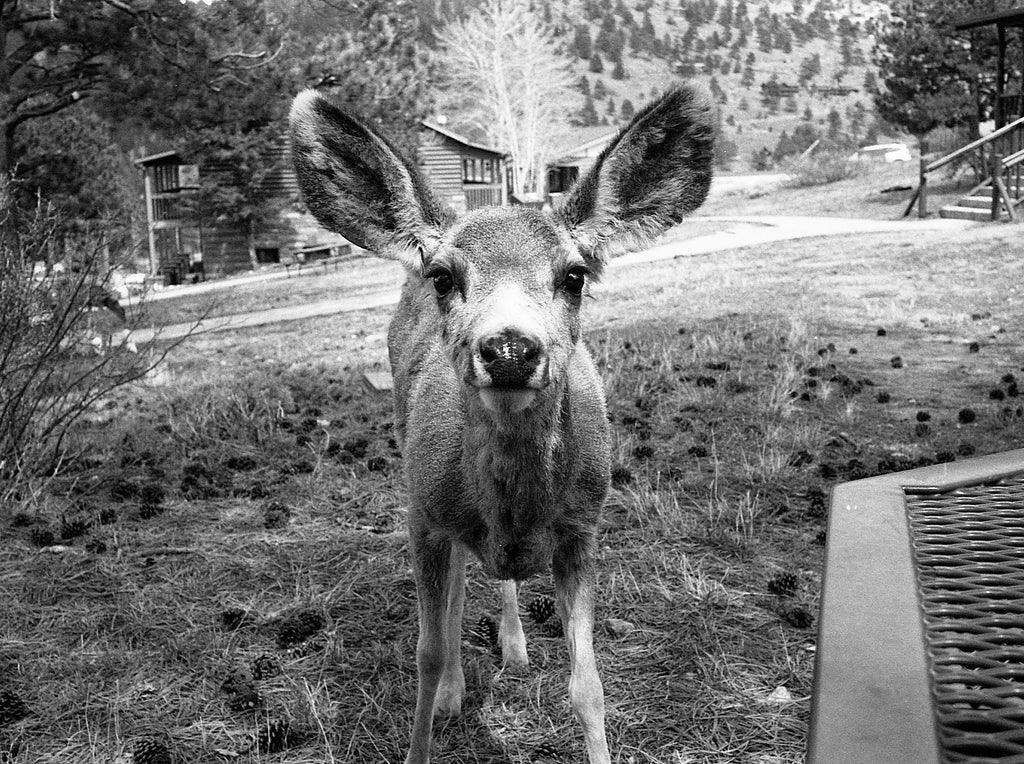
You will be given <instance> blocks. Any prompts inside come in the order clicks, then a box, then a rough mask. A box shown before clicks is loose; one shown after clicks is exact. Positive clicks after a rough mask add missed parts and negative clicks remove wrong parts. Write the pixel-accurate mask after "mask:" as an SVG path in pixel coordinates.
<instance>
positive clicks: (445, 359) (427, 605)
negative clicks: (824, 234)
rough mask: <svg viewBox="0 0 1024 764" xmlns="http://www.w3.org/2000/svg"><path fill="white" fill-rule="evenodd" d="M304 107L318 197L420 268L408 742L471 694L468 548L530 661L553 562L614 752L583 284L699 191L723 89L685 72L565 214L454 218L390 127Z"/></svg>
mask: <svg viewBox="0 0 1024 764" xmlns="http://www.w3.org/2000/svg"><path fill="white" fill-rule="evenodd" d="M290 119H291V126H292V144H293V154H294V159H295V165H296V169H297V171H298V175H299V181H300V185H301V187H302V191H303V194H304V196H305V200H306V204H307V205H308V207H309V208H310V210H311V211H312V212H313V213H314V215H316V217H317V218H318V219H319V220H320V222H321V223H322V224H323V225H324V226H326V227H327V228H329V229H331V230H333V231H337V232H339V233H341V234H343V235H344V236H346V237H347V238H348V239H350V240H351V241H353V242H355V243H356V244H358V245H360V246H363V247H366V248H368V249H370V250H373V251H374V252H375V253H376V254H378V255H380V256H382V257H389V258H393V259H396V260H398V261H399V262H401V263H402V264H403V265H404V266H405V267H406V271H407V278H406V282H405V285H404V287H403V290H402V297H401V300H400V302H399V304H398V308H397V310H396V312H395V315H394V318H393V320H392V322H391V328H390V331H389V333H388V347H389V354H390V359H391V369H392V373H393V376H394V384H395V387H394V390H395V393H394V395H395V419H396V429H397V432H398V436H399V440H400V442H401V443H402V446H403V454H404V461H405V471H406V482H407V486H408V492H409V537H410V549H411V553H412V558H413V569H414V571H415V575H416V584H417V592H418V595H419V630H420V631H419V640H418V643H417V666H418V673H419V689H418V693H417V701H416V711H415V716H414V722H413V731H412V740H411V744H410V748H409V754H408V758H407V759H406V761H407V762H409V763H411V764H421V763H424V762H427V761H428V760H429V749H430V733H431V725H432V719H433V717H434V716H435V715H450V714H457V713H459V711H460V709H461V703H462V695H463V692H464V689H465V680H464V678H463V674H462V668H461V664H460V656H459V651H460V644H461V622H462V610H463V598H464V590H465V566H466V559H467V555H468V554H470V553H472V554H473V555H474V556H475V557H477V558H478V559H479V560H480V561H481V563H482V565H483V569H484V571H485V572H486V573H487V574H488V575H489V576H492V577H494V578H497V579H499V580H500V581H502V584H501V593H502V601H503V606H502V618H501V625H500V629H499V640H500V643H501V647H502V651H503V656H504V659H505V661H506V662H511V663H526V662H527V654H526V643H525V638H524V635H523V628H522V624H521V622H520V620H519V614H518V605H517V602H516V588H515V582H516V581H518V580H522V579H524V578H527V577H528V576H531V575H533V574H535V573H539V572H541V571H544V570H546V569H548V567H549V566H550V569H551V570H552V573H553V575H554V580H555V588H556V601H557V609H558V613H559V616H560V618H561V619H562V623H563V625H564V629H565V634H566V639H567V642H568V646H569V657H570V664H571V675H570V680H569V694H570V699H571V703H572V706H573V709H574V711H575V713H576V716H577V717H578V718H579V720H580V723H581V725H582V727H583V733H584V739H585V743H586V746H587V752H588V755H589V759H590V762H591V764H605V763H607V762H609V761H610V758H609V754H608V747H607V743H606V741H605V733H604V698H603V692H602V688H601V681H600V679H599V677H598V673H597V668H596V665H595V661H594V651H593V636H592V631H593V598H594V593H593V581H594V562H593V559H594V547H595V535H596V528H597V522H598V514H599V512H600V509H601V505H602V503H603V501H604V497H605V493H606V491H607V488H608V483H609V472H610V453H609V432H608V424H607V414H606V408H605V401H604V393H603V389H602V384H601V379H600V377H599V376H598V374H597V371H596V369H595V367H594V363H593V361H592V359H591V357H590V354H589V353H588V351H587V349H586V347H585V346H584V344H583V342H582V340H581V335H582V325H581V317H580V308H581V303H582V296H583V295H584V294H586V290H585V289H580V287H582V285H583V283H584V281H585V280H587V279H596V278H598V277H599V276H600V275H601V272H602V270H603V268H604V265H605V263H606V262H607V259H608V257H610V256H611V255H612V254H614V253H615V252H616V251H621V250H623V249H625V248H627V247H630V246H633V245H635V244H637V243H638V242H644V241H649V240H650V238H651V237H653V236H655V235H657V234H659V233H661V232H662V231H664V230H665V229H666V228H668V227H669V226H671V225H673V224H675V223H677V222H679V221H680V220H681V219H682V217H683V216H684V215H686V214H687V213H689V212H691V211H692V210H693V209H695V208H696V207H698V206H699V205H700V204H701V203H702V202H703V200H704V198H705V196H706V195H707V191H708V187H709V185H710V182H711V165H712V136H713V133H714V126H715V125H714V111H713V108H712V107H711V105H710V101H709V99H708V98H707V96H706V95H705V94H704V93H703V92H702V91H698V90H695V89H693V88H691V87H688V86H683V87H679V88H677V89H675V90H673V91H671V92H669V93H668V94H666V95H665V96H663V97H662V98H660V99H659V100H658V101H657V102H655V103H653V104H651V105H650V106H648V107H647V108H645V109H644V110H642V111H641V112H640V113H638V114H637V116H636V117H635V118H634V119H633V121H632V122H631V123H630V124H629V125H628V126H627V127H626V128H625V129H623V130H622V131H621V132H620V133H619V134H618V136H617V137H616V138H615V139H614V140H613V141H612V142H611V144H610V145H609V146H608V148H607V149H606V150H605V151H604V152H603V153H602V154H601V156H600V157H599V158H598V159H597V160H596V162H595V165H594V167H593V169H592V170H591V171H590V173H589V174H588V175H587V176H585V177H584V178H583V179H581V181H580V182H579V183H578V184H577V186H576V187H575V189H574V191H573V192H572V194H571V195H570V197H569V198H568V200H567V201H566V203H565V204H564V206H563V207H562V208H561V209H560V210H558V211H557V212H556V213H554V214H548V213H545V212H540V211H537V210H533V209H528V208H525V207H511V208H509V207H500V208H498V207H494V208H486V209H481V210H474V211H472V212H470V213H468V214H465V215H463V216H461V217H457V216H456V215H455V214H454V213H453V212H452V211H451V210H450V209H448V208H447V207H446V206H444V205H442V204H441V203H439V202H438V201H437V200H436V198H435V197H434V196H433V194H432V193H431V191H430V190H429V187H428V185H427V183H426V182H425V180H424V179H423V178H422V177H421V175H420V173H419V172H418V171H417V169H416V167H415V165H413V164H412V163H410V162H409V161H407V160H405V159H404V158H402V157H401V156H400V155H399V153H398V152H397V151H396V150H395V149H394V148H393V147H392V145H391V144H390V143H389V142H388V141H387V140H386V139H385V138H383V137H382V136H380V135H379V134H377V133H376V132H375V131H374V130H372V129H371V128H369V127H367V126H365V125H363V124H361V123H359V122H358V121H356V120H354V119H352V118H351V117H349V116H347V115H346V114H344V113H343V112H342V111H340V110H339V109H337V108H336V107H335V106H334V105H332V104H331V103H330V101H328V100H327V99H326V98H324V97H322V96H321V95H320V94H318V93H316V92H314V91H306V92H304V93H302V94H300V95H299V96H298V97H296V99H295V102H294V104H293V106H292V111H291V117H290ZM581 292H582V294H581Z"/></svg>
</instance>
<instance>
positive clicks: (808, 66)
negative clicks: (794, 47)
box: [797, 53, 821, 87]
mask: <svg viewBox="0 0 1024 764" xmlns="http://www.w3.org/2000/svg"><path fill="white" fill-rule="evenodd" d="M819 74H821V56H820V55H819V54H817V53H814V54H813V55H810V56H807V57H806V58H805V59H804V60H803V61H801V62H800V69H799V71H798V73H797V80H798V81H799V83H800V85H801V87H807V85H808V83H810V82H812V81H813V80H814V78H815V77H817V76H818V75H819Z"/></svg>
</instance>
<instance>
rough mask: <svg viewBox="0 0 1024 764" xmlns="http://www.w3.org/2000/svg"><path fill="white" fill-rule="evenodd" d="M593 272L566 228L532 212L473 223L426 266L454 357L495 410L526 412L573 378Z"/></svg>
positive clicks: (446, 240) (451, 234)
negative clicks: (572, 367) (547, 392)
mask: <svg viewBox="0 0 1024 764" xmlns="http://www.w3.org/2000/svg"><path fill="white" fill-rule="evenodd" d="M591 275H592V274H591V268H590V267H589V266H588V265H587V263H586V262H585V261H584V259H583V257H582V256H581V255H580V254H578V252H577V251H576V249H575V248H574V247H573V246H572V244H571V242H570V241H569V238H568V234H567V233H566V232H565V231H564V229H561V228H559V227H558V226H557V225H556V224H555V223H554V222H553V221H552V220H551V218H550V217H548V216H547V215H544V214H543V213H540V212H538V211H535V210H530V209H525V208H513V209H511V210H510V209H508V208H504V209H503V208H493V209H487V210H481V211H479V212H477V213H473V214H470V215H468V216H466V217H465V218H464V219H463V220H461V221H459V222H458V223H456V224H455V226H453V228H451V229H450V230H449V231H448V232H446V234H445V235H444V237H443V238H442V240H441V242H440V244H439V246H438V247H437V248H436V249H435V250H434V251H433V252H432V253H430V255H429V256H427V257H426V258H425V259H424V267H423V276H424V278H426V279H427V280H428V281H429V282H430V283H431V287H432V289H433V291H434V294H435V296H436V300H437V306H438V314H439V320H440V335H441V339H442V342H443V343H444V346H445V350H446V351H447V354H448V356H449V358H450V359H451V362H452V365H453V366H454V368H455V371H456V374H457V375H458V376H459V378H460V379H461V380H462V381H463V383H464V384H465V385H466V386H467V388H468V390H469V392H470V393H471V394H475V395H478V396H479V398H480V400H481V402H482V403H483V404H484V406H485V407H486V408H487V409H488V410H490V411H492V412H495V413H515V412H518V411H522V410H524V409H526V408H529V407H530V406H532V405H533V404H534V403H535V402H536V401H537V400H538V397H539V396H541V395H543V392H544V391H545V390H547V389H549V388H552V387H558V386H559V385H560V383H561V381H562V380H564V378H565V374H566V369H567V368H568V365H569V363H570V359H571V357H572V353H573V351H574V350H575V348H576V344H577V342H578V341H579V339H580V315H579V314H580V303H581V301H582V299H583V296H584V294H585V293H586V290H587V281H588V278H590V277H591Z"/></svg>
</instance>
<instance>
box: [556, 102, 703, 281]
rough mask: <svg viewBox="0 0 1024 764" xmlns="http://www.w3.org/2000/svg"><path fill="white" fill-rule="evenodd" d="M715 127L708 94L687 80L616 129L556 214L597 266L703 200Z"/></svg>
mask: <svg viewBox="0 0 1024 764" xmlns="http://www.w3.org/2000/svg"><path fill="white" fill-rule="evenodd" d="M716 127H717V113H716V111H715V108H714V106H713V104H712V102H711V99H710V97H709V96H708V94H707V93H706V92H704V91H703V90H701V89H698V88H695V87H693V86H690V85H684V86H680V87H678V88H676V89H674V90H672V91H670V92H668V93H666V94H665V95H664V96H662V97H661V98H659V99H658V100H657V101H655V102H654V103H652V104H650V105H649V106H647V107H646V108H644V109H643V110H642V111H640V112H639V113H638V114H637V115H636V116H635V117H634V118H633V120H632V121H631V122H630V123H629V124H628V125H627V126H626V127H625V128H623V129H622V130H621V131H620V132H619V134H618V135H617V136H616V137H615V138H614V139H613V140H612V142H611V143H610V144H609V145H608V147H607V148H606V149H605V150H604V151H603V152H602V153H601V155H600V156H599V157H598V158H597V160H596V162H595V163H594V166H593V167H592V168H591V169H590V171H589V172H588V173H587V174H586V175H585V176H584V177H583V178H582V179H581V180H580V181H579V183H577V184H576V186H575V188H574V189H573V191H572V193H571V194H570V195H569V198H568V199H567V200H566V202H565V204H564V205H563V206H562V207H561V208H560V209H559V210H558V212H557V213H556V215H557V216H558V217H559V218H560V219H561V221H562V223H563V224H564V225H565V227H566V228H568V230H569V233H570V235H571V236H572V238H573V239H574V240H575V242H576V245H577V246H578V247H579V249H580V252H581V253H582V254H583V256H584V257H585V258H587V259H588V260H590V261H591V263H592V265H594V266H596V267H597V268H600V267H601V266H602V265H603V264H604V263H605V262H606V261H607V259H608V258H609V257H610V256H612V255H613V254H616V253H617V252H621V251H623V250H625V249H627V248H629V247H630V246H635V245H638V244H643V243H647V242H649V241H650V240H651V239H653V238H654V237H655V236H657V235H658V234H660V233H662V232H663V231H665V230H666V229H667V228H669V227H670V226H673V225H675V224H676V223H678V222H679V221H680V220H682V219H683V217H684V216H685V215H687V214H688V213H690V212H692V211H693V210H695V209H697V207H699V206H700V205H701V204H702V203H703V202H704V199H705V198H706V197H707V194H708V188H709V187H710V186H711V174H712V164H713V158H714V157H713V145H714V134H715V130H716Z"/></svg>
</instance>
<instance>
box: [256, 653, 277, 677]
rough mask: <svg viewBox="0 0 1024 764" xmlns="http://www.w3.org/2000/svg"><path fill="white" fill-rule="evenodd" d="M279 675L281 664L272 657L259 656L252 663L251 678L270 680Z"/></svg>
mask: <svg viewBox="0 0 1024 764" xmlns="http://www.w3.org/2000/svg"><path fill="white" fill-rule="evenodd" d="M280 673H281V664H280V663H278V662H277V659H276V658H275V657H274V656H272V655H259V656H257V657H256V659H255V660H254V661H253V662H252V678H253V679H256V680H259V679H270V678H272V677H275V676H277V675H279V674H280Z"/></svg>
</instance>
